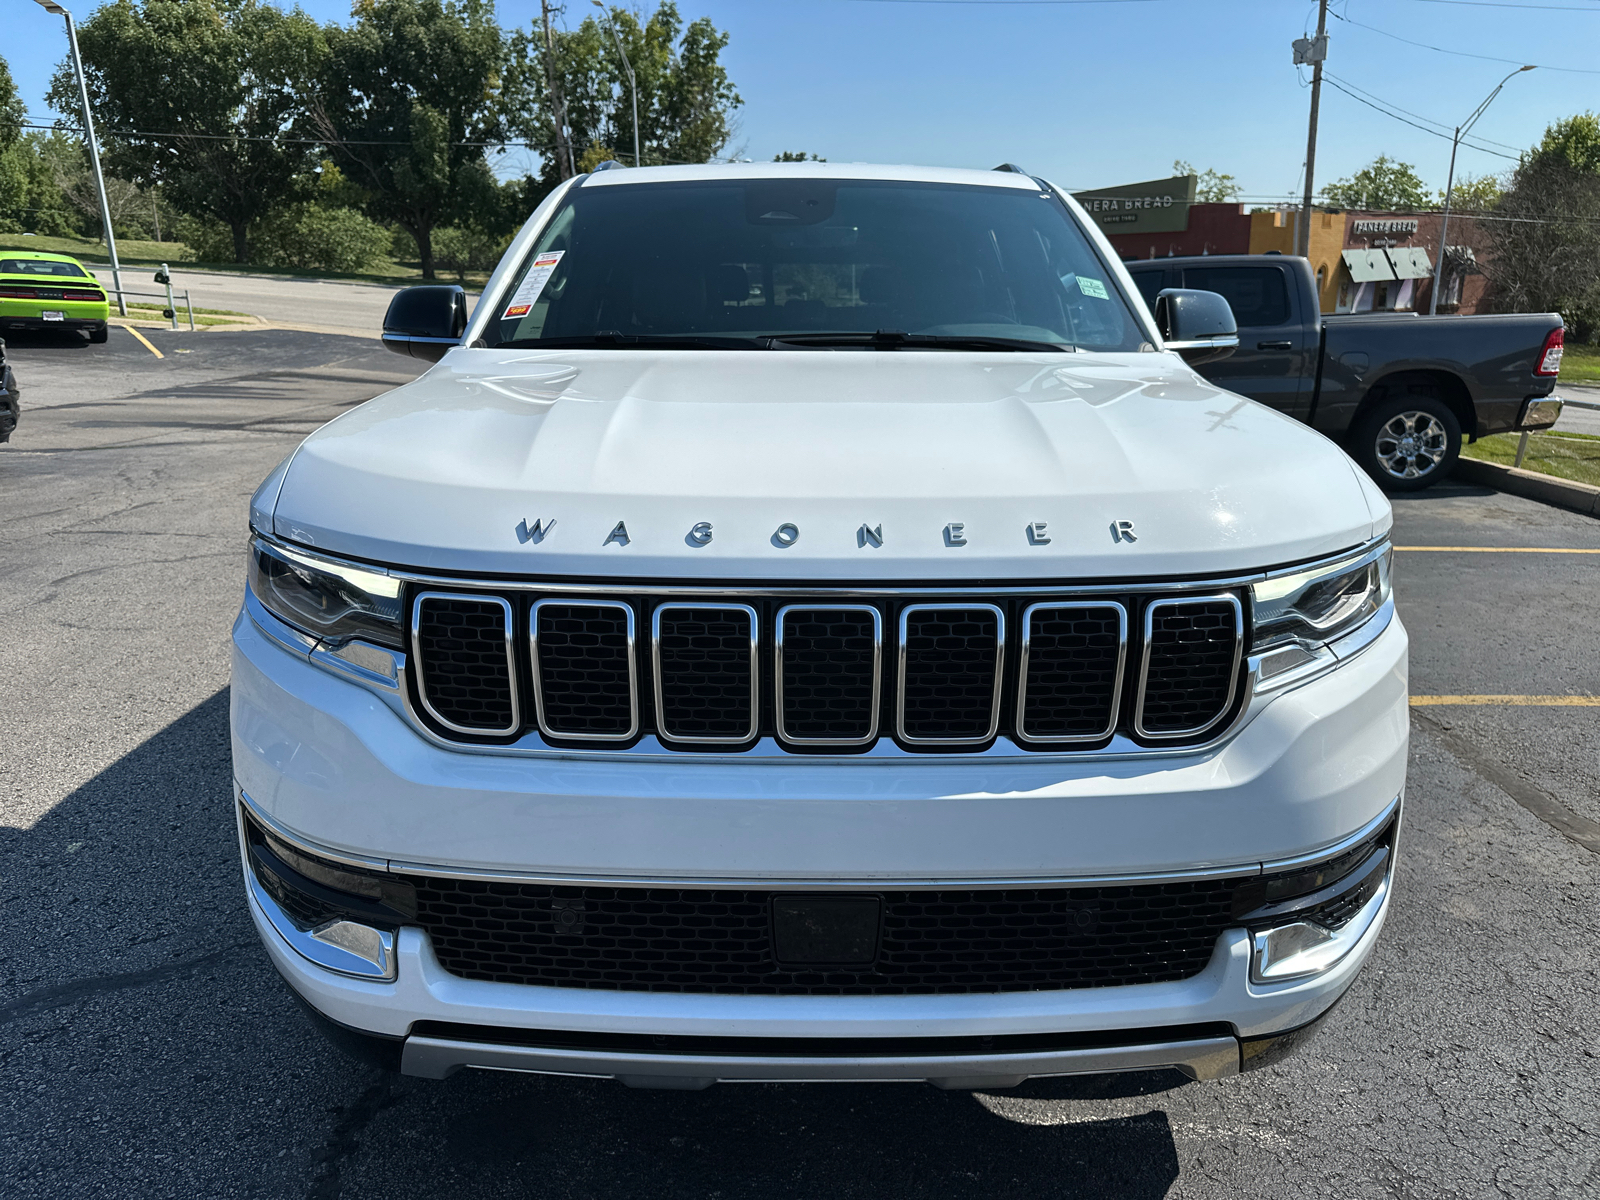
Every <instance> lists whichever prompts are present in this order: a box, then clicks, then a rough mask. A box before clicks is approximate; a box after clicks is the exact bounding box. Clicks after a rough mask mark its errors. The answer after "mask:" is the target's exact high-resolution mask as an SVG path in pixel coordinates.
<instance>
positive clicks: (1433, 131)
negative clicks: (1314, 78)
mask: <svg viewBox="0 0 1600 1200" xmlns="http://www.w3.org/2000/svg"><path fill="white" fill-rule="evenodd" d="M1324 78H1327V79H1328V83H1329V84H1331V85H1332V86H1333V87H1336V88H1338V89H1339V90H1340V91H1341V92H1343V93H1344V94H1345V95H1346V96H1349V97H1350V99H1352V100H1354V101H1356V102H1357V103H1360V104H1365V105H1366V106H1367V107H1368V108H1370V109H1374V110H1376V111H1377V112H1381V113H1382V114H1383V115H1384V116H1386V117H1392V118H1394V119H1395V120H1396V121H1399V122H1401V123H1402V124H1405V125H1409V126H1411V128H1413V129H1420V130H1422V132H1423V133H1431V134H1432V135H1433V136H1434V137H1436V138H1443V139H1444V140H1445V141H1447V142H1448V141H1450V140H1451V137H1450V135H1449V134H1448V133H1440V132H1439V131H1438V130H1437V129H1429V128H1428V127H1427V126H1426V125H1422V124H1419V123H1418V122H1416V121H1413V120H1411V119H1409V118H1408V117H1402V116H1401V115H1400V114H1399V113H1394V112H1390V111H1389V110H1388V109H1387V108H1382V107H1379V106H1378V105H1377V104H1374V103H1373V102H1372V101H1371V100H1367V99H1365V98H1363V97H1361V96H1358V95H1356V94H1355V93H1354V92H1352V91H1351V90H1350V89H1349V88H1347V87H1344V86H1342V85H1340V84H1339V83H1338V82H1337V81H1336V80H1334V79H1332V78H1329V77H1327V76H1324ZM1462 145H1464V146H1467V147H1469V148H1471V149H1473V150H1478V151H1481V152H1482V153H1484V154H1493V155H1494V156H1495V157H1497V158H1505V159H1509V160H1510V161H1512V162H1520V161H1521V159H1520V158H1519V157H1518V156H1517V155H1515V154H1503V153H1501V152H1500V151H1499V150H1491V149H1489V148H1488V147H1487V146H1474V145H1473V144H1472V143H1471V142H1468V141H1466V140H1465V139H1463V140H1462Z"/></svg>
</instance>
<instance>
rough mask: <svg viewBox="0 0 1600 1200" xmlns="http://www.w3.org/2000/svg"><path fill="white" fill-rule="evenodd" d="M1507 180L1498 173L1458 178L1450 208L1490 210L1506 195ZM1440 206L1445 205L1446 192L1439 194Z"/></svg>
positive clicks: (1464, 210)
mask: <svg viewBox="0 0 1600 1200" xmlns="http://www.w3.org/2000/svg"><path fill="white" fill-rule="evenodd" d="M1505 190H1506V185H1505V180H1503V179H1501V178H1500V176H1498V175H1468V176H1465V177H1464V178H1461V179H1458V180H1456V183H1455V187H1454V188H1453V189H1451V192H1450V209H1451V211H1452V212H1456V211H1459V212H1488V211H1489V210H1490V209H1491V208H1493V207H1494V206H1495V205H1496V204H1499V203H1500V197H1501V196H1503V195H1505ZM1438 203H1439V206H1440V207H1443V206H1444V193H1443V192H1440V193H1439V196H1438Z"/></svg>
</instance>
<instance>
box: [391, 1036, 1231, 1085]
mask: <svg viewBox="0 0 1600 1200" xmlns="http://www.w3.org/2000/svg"><path fill="white" fill-rule="evenodd" d="M463 1067H472V1068H476V1069H478V1070H484V1071H525V1072H531V1073H533V1074H538V1075H580V1076H586V1077H589V1078H598V1079H616V1080H619V1081H620V1082H622V1083H625V1084H627V1085H628V1086H630V1087H660V1088H677V1089H687V1090H695V1089H699V1088H705V1087H709V1086H710V1085H711V1084H713V1083H757V1082H759V1083H867V1082H879V1083H892V1082H924V1081H925V1082H927V1083H932V1084H934V1085H935V1086H937V1087H943V1088H983V1087H1015V1086H1016V1085H1017V1084H1019V1083H1021V1082H1022V1081H1023V1080H1025V1079H1031V1078H1035V1077H1038V1076H1049V1075H1098V1074H1105V1073H1108V1072H1115V1071H1150V1070H1160V1069H1162V1068H1169V1067H1170V1068H1176V1069H1177V1070H1179V1071H1182V1072H1183V1073H1184V1074H1185V1075H1187V1076H1189V1077H1190V1078H1191V1079H1221V1078H1223V1077H1224V1076H1227V1075H1236V1074H1238V1071H1239V1043H1238V1040H1237V1039H1235V1038H1231V1037H1217V1038H1198V1039H1195V1040H1194V1041H1185V1042H1168V1043H1165V1044H1155V1045H1144V1046H1109V1047H1104V1048H1094V1049H1077V1050H1053V1051H1036V1052H1033V1053H1026V1054H993V1055H953V1056H948V1057H946V1056H938V1057H935V1056H927V1057H900V1058H892V1057H885V1058H877V1057H842V1058H825V1057H817V1058H810V1057H806V1058H784V1057H773V1058H766V1057H761V1058H755V1057H752V1058H743V1057H731V1056H727V1057H725V1056H721V1055H700V1054H660V1055H656V1054H625V1053H612V1052H605V1051H593V1050H562V1049H545V1048H541V1047H537V1046H512V1045H505V1044H500V1043H483V1042H466V1041H455V1040H452V1039H447V1038H433V1037H410V1038H407V1039H406V1044H405V1049H404V1051H403V1052H402V1055H401V1059H400V1071H401V1074H404V1075H416V1076H420V1077H421V1078H423V1079H444V1078H446V1077H447V1076H449V1075H451V1074H453V1073H454V1072H456V1071H458V1070H460V1069H461V1068H463Z"/></svg>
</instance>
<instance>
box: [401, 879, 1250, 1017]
mask: <svg viewBox="0 0 1600 1200" xmlns="http://www.w3.org/2000/svg"><path fill="white" fill-rule="evenodd" d="M410 882H413V883H415V884H416V887H417V903H418V912H419V916H418V918H417V919H418V923H419V924H421V925H422V926H423V927H424V928H425V929H427V931H428V934H429V936H430V937H431V939H432V941H433V949H434V953H435V954H437V955H438V958H439V962H440V963H441V964H442V965H443V966H444V968H445V970H447V971H450V972H452V973H453V974H456V975H460V976H464V977H466V978H468V979H487V980H495V981H498V982H503V983H522V984H542V985H545V986H552V987H575V988H601V989H609V990H615V991H641V992H716V993H724V994H741V995H908V994H931V993H961V992H969V993H970V992H1026V991H1045V990H1056V989H1067V988H1090V987H1117V986H1123V985H1127V984H1137V983H1158V982H1165V981H1169V980H1176V979H1187V978H1189V977H1190V976H1193V975H1195V974H1198V973H1199V972H1200V971H1201V970H1203V969H1204V968H1205V966H1206V964H1207V962H1209V961H1210V959H1211V954H1212V951H1213V949H1214V948H1215V946H1216V942H1217V937H1218V935H1219V934H1220V933H1221V932H1222V931H1223V930H1224V929H1225V928H1227V927H1228V926H1229V925H1230V923H1232V911H1233V905H1234V890H1235V888H1236V886H1237V885H1238V884H1239V883H1241V882H1242V881H1241V880H1237V879H1235V880H1203V881H1192V882H1182V883H1167V884H1148V885H1143V886H1137V887H1103V888H1075V889H1071V890H1066V889H1018V890H1004V891H943V890H941V891H902V892H886V893H883V894H882V908H883V925H882V936H881V941H880V945H879V950H878V956H877V960H876V962H875V963H874V964H873V965H872V966H870V967H861V968H853V969H839V968H832V967H819V968H816V969H813V970H806V969H804V968H795V967H780V966H779V965H778V963H777V961H776V959H775V957H774V955H773V944H772V926H771V915H770V909H771V903H770V902H771V899H772V895H771V893H768V892H760V891H745V890H729V891H710V890H707V891H700V890H694V889H673V888H649V889H645V888H604V887H553V886H547V885H541V884H518V883H490V882H475V881H470V880H458V879H432V878H412V879H411V880H410Z"/></svg>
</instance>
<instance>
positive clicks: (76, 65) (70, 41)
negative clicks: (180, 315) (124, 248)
mask: <svg viewBox="0 0 1600 1200" xmlns="http://www.w3.org/2000/svg"><path fill="white" fill-rule="evenodd" d="M36 3H37V4H38V5H39V7H40V8H42V9H44V10H45V12H47V13H52V14H54V15H55V16H58V17H65V18H66V19H67V49H68V50H69V51H70V52H71V54H72V71H73V74H75V75H76V76H77V77H78V99H80V100H81V101H83V136H84V138H85V140H86V141H87V142H88V143H89V162H90V163H91V164H92V165H93V166H94V186H95V188H96V189H97V190H98V191H99V193H100V223H101V224H102V225H104V226H105V231H106V252H107V253H108V254H109V255H110V256H111V283H112V286H113V287H114V288H115V289H116V293H117V312H118V314H119V315H121V316H124V317H125V316H127V315H128V302H127V300H126V299H125V298H124V297H123V295H122V264H121V263H119V262H118V261H117V235H116V232H115V231H114V230H113V229H112V228H111V205H110V204H109V203H108V202H107V201H106V179H105V176H104V175H102V174H101V173H100V147H99V146H98V145H96V144H95V140H94V118H93V117H92V116H90V115H89V85H88V84H86V83H84V81H83V59H82V58H80V57H79V55H78V31H77V30H76V29H75V28H74V27H73V24H72V14H71V13H69V12H68V11H67V10H66V9H64V8H62V7H61V5H59V4H57V3H56V0H36Z"/></svg>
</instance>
